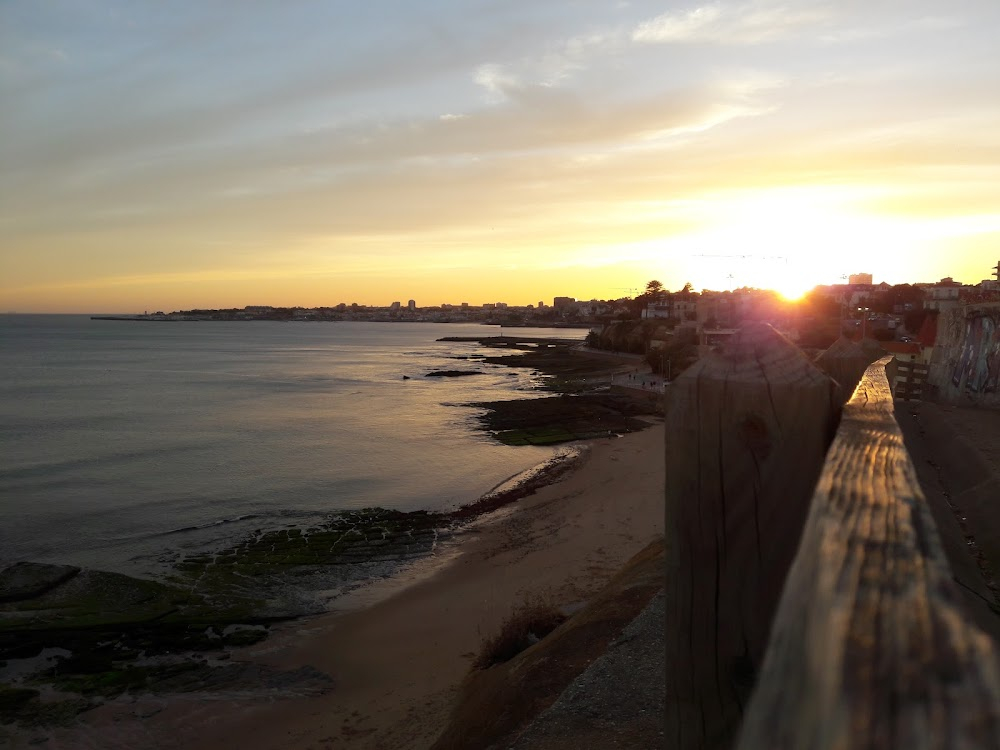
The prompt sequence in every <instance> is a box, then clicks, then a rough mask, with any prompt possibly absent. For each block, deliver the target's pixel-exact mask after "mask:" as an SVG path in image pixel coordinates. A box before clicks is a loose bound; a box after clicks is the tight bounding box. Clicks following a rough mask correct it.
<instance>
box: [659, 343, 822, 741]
mask: <svg viewBox="0 0 1000 750" xmlns="http://www.w3.org/2000/svg"><path fill="white" fill-rule="evenodd" d="M734 338H735V340H734V341H733V342H732V343H731V344H730V345H729V346H728V347H727V349H726V351H725V353H723V354H713V355H710V356H709V357H706V358H704V359H702V360H701V361H699V362H698V363H696V364H695V365H693V366H692V367H691V368H690V369H688V370H687V372H685V373H684V374H683V375H681V376H680V377H679V378H677V379H676V380H675V381H674V382H673V384H672V385H671V386H670V388H669V389H668V394H667V398H666V402H665V405H666V435H667V436H666V542H667V566H668V569H667V584H666V595H667V600H666V603H667V618H666V633H665V637H666V680H667V706H666V711H667V716H666V719H667V723H666V746H667V747H670V748H675V749H676V750H688V749H689V748H721V747H728V746H729V745H730V744H731V743H732V742H733V739H734V736H735V733H736V731H737V729H738V726H739V722H740V719H741V715H742V710H743V707H744V705H745V704H746V702H747V700H748V698H749V695H750V691H751V688H752V686H753V683H754V678H755V674H756V672H757V670H758V669H759V666H760V663H761V661H762V658H763V653H764V649H765V646H766V643H767V638H768V632H769V629H770V625H771V620H772V617H773V614H774V611H775V608H776V606H777V603H778V599H779V597H780V594H781V591H782V586H783V583H784V580H785V575H786V572H787V570H788V567H789V565H790V564H791V561H792V559H793V557H794V555H795V551H796V548H797V546H798V540H799V535H800V532H801V529H802V526H803V522H804V520H805V517H806V512H807V509H808V502H809V498H810V496H811V494H812V491H813V487H814V485H815V482H816V478H817V476H818V475H819V472H820V468H821V466H822V463H823V457H824V454H825V451H826V448H827V444H828V440H829V438H830V436H831V434H832V429H833V423H834V421H835V418H836V412H837V407H838V403H837V394H836V390H835V385H834V383H833V381H832V380H831V379H830V378H829V377H828V376H827V375H825V374H824V373H823V372H821V371H820V370H819V369H818V368H817V367H816V366H815V365H814V364H813V363H812V362H811V361H810V360H809V358H808V357H806V356H805V354H803V353H802V352H801V350H799V348H798V347H796V346H795V345H794V344H792V343H791V342H789V341H788V340H787V339H785V338H784V337H783V336H781V335H780V334H779V333H777V332H776V331H775V330H774V329H773V328H771V327H770V326H767V325H763V324H756V325H753V326H748V327H745V328H744V329H743V330H742V331H740V333H738V334H737V335H736V337H734Z"/></svg>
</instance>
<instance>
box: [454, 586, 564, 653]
mask: <svg viewBox="0 0 1000 750" xmlns="http://www.w3.org/2000/svg"><path fill="white" fill-rule="evenodd" d="M565 620H566V616H565V615H564V614H563V613H562V612H560V611H559V610H558V609H557V608H556V607H555V606H554V605H552V604H551V603H549V602H546V601H543V600H539V599H528V600H525V601H524V602H523V603H522V604H520V605H519V606H517V607H516V608H515V609H514V611H513V612H511V614H510V615H509V616H508V617H507V619H506V620H504V621H503V623H502V624H501V625H500V630H499V632H497V633H496V634H495V635H493V636H490V637H488V638H484V639H483V642H482V645H481V646H480V648H479V654H478V655H477V656H476V658H475V660H474V661H473V662H472V668H473V669H488V668H489V667H492V666H493V665H494V664H503V663H504V662H506V661H510V660H511V659H513V658H514V657H515V656H517V655H518V654H519V653H521V652H522V651H524V650H525V649H527V648H528V647H529V646H531V645H533V644H535V643H537V642H538V641H540V640H541V639H542V638H544V637H545V636H547V635H548V634H549V633H551V632H552V631H553V630H555V629H556V628H557V627H559V626H560V625H562V624H563V622H565Z"/></svg>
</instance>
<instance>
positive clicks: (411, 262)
mask: <svg viewBox="0 0 1000 750" xmlns="http://www.w3.org/2000/svg"><path fill="white" fill-rule="evenodd" d="M821 5H822V6H823V12H821V13H816V14H808V13H807V14H801V13H795V12H792V11H790V10H789V9H788V7H787V4H785V3H781V2H779V1H778V0H755V1H754V2H750V3H746V2H736V0H719V2H716V3H713V4H712V5H711V6H699V5H698V3H694V4H693V5H692V6H691V7H678V8H673V9H670V8H668V9H661V10H660V11H659V12H656V11H653V10H651V9H650V8H649V7H648V5H647V4H642V3H608V4H600V3H596V4H590V5H588V7H587V9H586V12H583V9H581V8H574V9H573V11H572V12H570V10H569V9H568V8H567V9H559V8H556V9H546V10H545V11H544V12H543V11H541V10H539V8H540V7H541V6H538V5H537V4H529V3H518V2H513V3H507V4H501V5H498V6H496V9H495V10H496V12H495V14H494V15H490V17H489V23H487V20H486V19H485V18H484V17H483V14H481V13H479V12H477V11H476V10H475V9H474V8H472V7H471V6H470V7H465V6H462V5H461V4H459V5H457V6H456V5H454V4H452V5H449V6H447V7H445V6H443V5H439V4H437V3H436V2H434V1H433V0H431V2H429V3H428V4H427V5H426V6H422V7H423V10H422V11H421V17H422V18H426V19H427V21H428V22H427V23H416V24H415V23H413V22H412V21H413V19H411V18H409V17H406V15H405V14H388V15H386V14H380V13H373V12H371V10H370V9H369V8H368V6H366V5H363V4H361V5H356V6H352V7H351V9H350V10H349V11H341V10H337V9H335V8H334V7H333V6H330V5H325V4H322V3H320V4H304V5H292V6H289V7H288V8H285V7H284V6H282V7H281V9H278V7H277V6H272V5H269V4H261V5H252V6H249V7H247V8H244V9H242V11H241V13H240V14H239V18H238V19H235V20H234V19H233V18H230V17H229V16H228V15H227V14H226V13H224V12H223V11H222V10H220V9H219V8H217V7H216V6H215V5H214V4H211V3H208V4H198V3H185V2H180V3H178V4H177V7H176V8H174V10H173V12H172V14H171V22H170V23H167V24H164V23H162V21H163V19H162V18H160V17H159V16H158V15H157V14H153V13H150V12H149V10H148V9H145V8H144V6H136V7H134V8H130V9H129V10H128V12H124V11H123V10H122V9H121V8H118V7H115V6H114V5H113V4H111V3H108V2H107V0H95V2H94V3H93V4H90V5H86V6H81V7H79V8H77V9H75V10H73V11H72V12H70V11H69V10H67V13H71V15H72V22H68V21H62V20H60V18H59V14H56V13H53V12H51V10H48V9H46V6H45V5H44V4H37V3H32V2H30V1H29V0H10V1H9V2H8V3H6V4H5V9H4V20H5V21H7V24H6V25H5V26H4V33H3V34H2V38H3V42H4V44H3V51H2V53H0V100H2V101H4V104H5V107H4V114H3V116H2V117H0V141H2V142H3V144H4V149H3V169H0V194H2V195H3V196H4V200H3V202H2V205H0V311H19V312H139V311H143V310H165V311H166V310H180V309H194V308H231V307H245V306H246V305H272V306H276V307H290V306H299V305H301V306H304V307H320V306H334V305H337V304H339V303H341V302H343V303H345V304H351V303H353V302H356V303H358V304H362V305H367V306H384V305H388V304H390V303H391V302H393V301H397V300H398V301H401V302H404V303H405V302H406V301H407V300H409V299H414V300H416V301H417V304H418V305H420V306H423V307H427V306H436V305H440V304H442V303H448V304H460V303H462V302H468V303H469V304H471V305H474V306H478V305H481V304H483V303H487V302H501V301H502V302H507V303H508V304H511V305H526V304H537V303H538V302H539V301H545V302H546V303H550V302H551V300H552V298H553V297H556V296H570V297H575V298H577V299H618V298H621V297H626V296H634V295H635V294H637V293H638V292H640V291H641V290H642V288H643V287H644V286H645V284H646V283H647V282H648V281H649V280H650V279H659V280H660V281H661V282H663V284H664V286H665V287H666V288H667V289H669V290H676V289H680V288H681V287H682V286H683V285H684V284H685V283H687V282H690V283H691V284H692V285H693V286H694V288H695V289H699V290H703V289H709V290H720V291H721V290H726V289H734V288H739V287H756V288H761V289H774V290H776V291H778V292H780V293H781V294H783V295H784V296H786V297H789V298H793V299H794V298H799V297H801V295H802V294H803V293H804V292H805V291H807V290H809V289H811V288H812V287H814V286H816V285H818V284H831V283H838V282H840V281H843V280H845V279H846V277H847V276H848V275H849V274H854V273H871V274H872V276H873V281H874V282H875V283H879V282H882V281H885V282H888V283H890V284H896V283H904V282H905V283H915V282H934V281H937V280H939V279H941V278H943V277H946V276H951V277H952V278H954V279H955V280H957V281H960V282H963V283H967V284H976V283H978V282H979V281H981V280H983V279H988V278H990V277H991V270H992V267H993V266H995V265H996V263H997V260H998V257H1000V180H997V179H996V176H997V174H998V170H1000V152H998V151H997V149H996V146H995V143H994V141H995V140H996V139H995V136H994V133H996V132H998V131H1000V107H998V106H997V104H996V97H995V95H994V94H995V90H996V83H997V74H996V70H995V64H994V62H993V61H994V58H995V55H994V48H995V38H994V33H993V30H994V29H995V28H996V27H997V25H998V24H1000V6H998V5H996V4H995V3H992V2H990V1H989V0H969V2H968V3H963V4H962V5H961V6H960V7H959V6H955V7H954V8H952V7H951V6H949V7H948V8H947V9H943V7H941V6H940V4H931V3H929V2H922V1H921V2H917V3H916V5H914V4H908V5H907V6H906V8H905V10H903V9H902V6H899V7H898V8H897V7H895V6H892V7H890V6H886V7H881V6H880V7H879V8H878V9H868V8H861V7H860V6H859V7H857V8H855V7H854V6H851V5H849V4H836V3H822V4H821ZM172 7H173V6H172ZM546 7H547V6H546ZM699 8H701V9H705V8H710V12H699ZM344 13H346V16H345V15H344ZM345 18H346V19H347V20H350V23H346V24H345V23H343V21H344V20H345ZM762 18H766V19H767V25H766V26H767V27H766V28H764V27H763V26H762V25H761V19H762ZM192 28H205V29H212V30H213V33H210V34H202V35H191V34H187V33H181V30H183V29H192ZM136 29H141V30H142V33H137V32H136ZM265 29H266V30H267V33H263V30H265ZM942 29H947V30H948V32H947V33H941V30H942ZM432 30H433V31H432ZM442 39H454V40H466V41H467V42H468V43H462V44H458V43H456V44H454V45H448V44H445V46H444V47H441V46H440V45H441V44H442ZM138 40H146V41H145V42H143V43H142V44H147V43H148V48H146V47H143V46H142V44H140V43H139V41H138ZM180 40H183V44H179V41H180ZM390 40H391V41H390ZM223 49H224V50H228V51H230V52H232V54H220V53H219V50H223ZM248 50H254V53H253V54H250V53H249V52H248ZM427 50H435V54H430V55H429V54H425V53H426V51H427ZM930 51H933V53H934V54H933V55H932V54H930ZM931 60H933V64H931V63H930V62H929V61H931ZM681 61H683V64H678V63H679V62H681ZM790 61H795V64H794V65H792V64H791V62H790ZM121 71H128V74H127V75H124V74H121V73H120V72H121ZM834 71H836V73H834ZM956 80H961V81H963V82H964V83H963V85H962V86H956V85H955V81H956ZM149 91H157V92H162V95H158V96H155V97H154V96H148V95H147V94H148V92H149ZM220 92H225V95H224V96H220ZM121 102H129V106H128V107H123V106H121Z"/></svg>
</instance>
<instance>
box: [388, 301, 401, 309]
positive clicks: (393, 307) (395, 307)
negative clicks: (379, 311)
mask: <svg viewBox="0 0 1000 750" xmlns="http://www.w3.org/2000/svg"><path fill="white" fill-rule="evenodd" d="M389 309H390V310H399V303H398V302H393V303H392V304H391V305H389Z"/></svg>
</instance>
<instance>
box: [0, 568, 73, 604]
mask: <svg viewBox="0 0 1000 750" xmlns="http://www.w3.org/2000/svg"><path fill="white" fill-rule="evenodd" d="M79 572H80V569H79V568H77V567H75V566H73V565H47V564H45V563H33V562H19V563H14V564H13V565H11V566H9V567H7V568H4V569H3V570H2V571H0V602H18V601H23V600H25V599H33V598H35V597H36V596H41V595H42V594H44V593H45V592H46V591H50V590H51V589H54V588H55V587H56V586H58V585H60V584H61V583H65V582H66V581H68V580H69V579H70V578H72V577H73V576H75V575H76V574H77V573H79Z"/></svg>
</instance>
